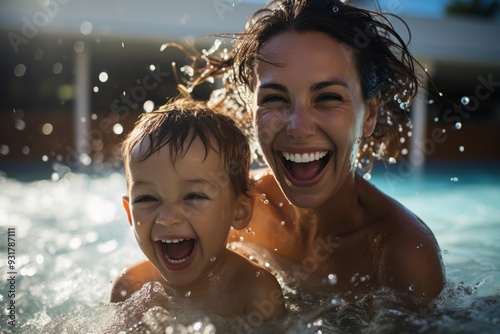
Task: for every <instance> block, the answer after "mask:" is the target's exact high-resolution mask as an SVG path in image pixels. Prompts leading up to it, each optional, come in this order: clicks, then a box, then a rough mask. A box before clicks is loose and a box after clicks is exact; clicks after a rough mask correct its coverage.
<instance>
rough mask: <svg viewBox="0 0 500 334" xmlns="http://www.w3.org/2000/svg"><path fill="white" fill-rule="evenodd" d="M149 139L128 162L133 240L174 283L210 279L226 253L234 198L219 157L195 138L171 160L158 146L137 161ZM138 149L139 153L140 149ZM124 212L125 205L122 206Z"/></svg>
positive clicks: (190, 283) (182, 283) (167, 150)
mask: <svg viewBox="0 0 500 334" xmlns="http://www.w3.org/2000/svg"><path fill="white" fill-rule="evenodd" d="M147 141H149V139H145V140H144V141H143V142H142V145H137V147H136V148H134V151H133V152H132V159H131V162H130V177H131V183H130V187H129V198H128V209H129V213H130V217H131V224H132V227H133V230H134V233H135V237H136V239H137V242H138V244H139V246H140V247H141V249H142V251H143V252H144V254H145V255H146V256H147V258H148V259H149V260H150V261H151V262H152V263H153V264H154V265H155V266H156V268H157V269H158V270H159V271H160V272H161V274H162V275H163V277H164V278H165V279H166V280H167V281H168V282H169V283H170V284H172V285H178V286H187V285H192V284H197V283H199V282H202V281H204V280H207V279H209V277H210V276H211V275H213V274H212V271H213V270H214V267H215V266H216V265H217V264H218V263H220V262H221V261H222V259H223V258H224V256H225V251H226V241H227V235H228V233H229V229H230V228H231V226H232V224H233V219H234V215H235V211H236V209H235V208H236V205H237V204H236V202H237V201H236V200H235V199H234V198H233V195H232V191H231V185H230V184H229V182H223V180H229V178H228V177H225V178H222V177H221V175H222V174H223V173H226V174H227V172H225V171H224V164H223V161H222V159H221V158H220V156H219V155H218V154H217V153H216V152H214V151H213V150H210V151H209V153H208V155H207V157H206V158H205V148H204V146H203V144H202V142H201V141H200V140H199V139H198V138H197V139H195V140H194V142H193V143H192V145H191V147H190V148H189V149H188V150H187V151H186V152H185V155H179V156H178V157H177V159H176V161H175V162H174V161H172V157H171V156H170V147H169V146H168V145H166V146H164V147H162V148H161V149H160V150H159V151H158V152H157V153H154V154H153V155H151V156H150V157H148V158H147V159H146V160H143V161H141V156H142V153H143V152H142V151H144V147H148V146H149V142H147ZM141 147H142V151H141ZM126 208H127V206H126Z"/></svg>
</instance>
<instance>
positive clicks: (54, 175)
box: [50, 172, 60, 182]
mask: <svg viewBox="0 0 500 334" xmlns="http://www.w3.org/2000/svg"><path fill="white" fill-rule="evenodd" d="M50 179H51V180H52V182H57V181H59V179H60V176H59V174H57V173H56V172H54V173H52V175H51V177H50Z"/></svg>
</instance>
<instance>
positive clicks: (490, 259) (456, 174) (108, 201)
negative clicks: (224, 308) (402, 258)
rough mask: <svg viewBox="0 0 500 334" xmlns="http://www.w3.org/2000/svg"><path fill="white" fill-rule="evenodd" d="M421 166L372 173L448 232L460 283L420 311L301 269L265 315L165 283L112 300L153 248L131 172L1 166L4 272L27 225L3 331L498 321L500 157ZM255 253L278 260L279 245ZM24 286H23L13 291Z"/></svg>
mask: <svg viewBox="0 0 500 334" xmlns="http://www.w3.org/2000/svg"><path fill="white" fill-rule="evenodd" d="M417 174H418V173H414V175H404V173H401V171H397V170H385V169H376V170H375V171H374V173H373V176H372V179H371V182H373V183H374V184H375V185H376V186H377V187H379V188H381V189H382V190H383V191H385V192H386V193H388V194H389V195H391V196H393V197H395V198H396V199H397V200H399V201H400V202H402V203H403V204H404V205H406V206H407V207H409V208H410V209H411V210H412V211H413V212H415V213H416V214H417V215H418V216H420V218H422V219H423V220H424V221H425V222H426V223H427V224H428V225H429V227H430V228H431V229H432V230H433V232H434V234H435V235H436V238H437V240H438V242H439V244H440V246H441V250H442V256H443V260H444V263H445V267H446V273H447V279H448V283H447V286H446V288H445V289H444V291H443V293H442V294H441V296H440V297H439V298H438V299H437V300H436V301H435V302H433V303H431V304H430V305H429V306H427V307H424V308H421V309H420V310H418V311H411V310H408V309H406V308H405V307H403V306H402V305H401V304H400V303H399V300H398V296H396V295H394V294H393V293H392V292H390V291H385V290H384V289H381V290H380V291H378V292H376V293H373V294H371V295H369V296H358V297H357V298H355V301H350V302H347V301H345V300H343V299H341V298H338V296H335V295H327V296H317V295H313V294H311V293H308V292H305V291H299V290H297V289H296V288H294V287H292V286H288V285H287V283H286V282H288V281H289V277H286V278H284V277H278V278H279V279H280V282H282V283H283V288H284V293H285V298H286V302H287V307H288V309H289V315H288V316H287V317H286V318H285V319H281V320H280V321H279V322H275V323H269V324H265V325H261V324H260V323H259V321H258V319H256V320H255V321H254V323H253V324H250V323H248V322H246V323H245V322H243V321H242V320H241V319H231V320H230V319H223V318H221V317H218V316H215V315H207V314H201V313H198V312H196V311H194V310H193V309H192V308H190V305H189V300H184V299H175V298H171V297H168V296H166V295H165V293H164V291H163V290H162V288H161V286H158V285H157V284H154V283H152V284H147V285H145V286H144V287H143V289H142V290H141V291H140V292H138V293H137V294H135V295H134V296H133V297H132V298H130V299H129V300H128V301H126V302H124V303H119V304H109V303H108V299H109V293H110V289H111V282H112V280H113V279H114V278H115V277H116V276H117V275H118V274H119V273H120V271H121V270H123V269H124V268H125V267H127V266H129V265H131V264H132V263H134V262H136V261H138V260H141V259H143V258H144V256H143V255H142V253H141V252H140V250H139V248H138V246H137V245H136V242H135V240H134V237H133V235H132V232H131V230H130V228H129V225H128V222H127V219H126V216H125V213H124V211H123V209H122V207H121V196H122V195H123V194H124V193H125V181H124V176H123V175H122V174H121V173H110V174H108V175H106V176H100V177H90V176H88V175H82V174H73V173H67V174H65V175H54V177H53V180H41V181H30V182H21V181H18V180H15V179H10V178H7V177H2V176H0V228H1V229H2V238H3V240H1V241H0V245H1V251H2V257H1V258H2V261H1V262H0V271H1V272H2V274H3V275H4V276H3V281H4V283H6V282H7V280H8V279H9V278H10V276H11V275H10V274H7V273H8V272H12V271H13V270H12V268H9V267H8V266H7V261H5V259H6V254H7V229H8V228H10V231H11V232H15V236H14V235H11V236H12V237H13V238H14V239H15V247H13V248H15V249H14V251H15V264H14V268H13V269H14V272H16V274H15V275H14V276H15V284H14V285H9V284H3V286H2V293H1V295H0V302H1V303H2V312H3V314H2V315H3V317H2V319H7V320H8V319H9V318H8V317H7V316H8V315H9V310H8V309H7V306H8V305H9V303H11V301H15V313H14V315H15V316H14V318H15V327H14V326H11V325H10V324H9V323H7V321H2V323H1V324H0V332H6V333H40V332H46V333H102V332H109V333H119V332H123V333H128V332H134V333H136V332H139V333H159V332H161V333H215V332H216V331H217V333H220V332H224V331H222V328H226V329H227V328H229V330H228V332H231V333H237V332H240V333H253V332H262V333H344V332H363V333H391V332H393V333H395V332H398V333H399V332H418V333H449V332H461V333H476V332H489V333H491V332H498V331H499V330H498V328H500V261H499V260H500V166H499V165H498V164H497V165H484V166H480V165H474V166H459V167H456V166H444V167H443V166H440V167H439V168H432V169H430V170H428V171H426V172H424V173H423V174H422V175H417ZM394 176H397V177H394ZM3 236H5V237H3ZM234 246H235V247H243V248H244V247H246V246H245V245H241V244H240V245H234ZM247 251H249V252H251V251H252V248H248V249H247ZM259 254H260V255H259ZM255 256H256V257H257V260H258V261H260V262H262V263H266V262H267V263H268V264H269V266H270V268H271V269H273V259H272V256H270V255H269V254H267V253H266V252H256V255H255ZM12 288H14V290H15V296H12V294H9V291H8V290H9V289H12ZM158 305H162V306H163V307H161V306H158ZM4 315H5V317H4Z"/></svg>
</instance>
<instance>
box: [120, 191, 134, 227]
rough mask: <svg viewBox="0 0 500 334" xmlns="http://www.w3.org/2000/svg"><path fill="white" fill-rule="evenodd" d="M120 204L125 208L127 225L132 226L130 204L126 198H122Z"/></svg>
mask: <svg viewBox="0 0 500 334" xmlns="http://www.w3.org/2000/svg"><path fill="white" fill-rule="evenodd" d="M122 203H123V207H124V208H125V211H127V218H128V223H129V224H130V226H132V214H131V213H130V202H129V199H128V196H123V197H122Z"/></svg>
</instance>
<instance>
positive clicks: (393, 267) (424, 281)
mask: <svg viewBox="0 0 500 334" xmlns="http://www.w3.org/2000/svg"><path fill="white" fill-rule="evenodd" d="M363 187H364V188H365V190H366V191H365V192H364V194H365V195H366V196H367V198H366V199H365V201H368V202H369V204H368V205H367V207H368V208H369V210H368V211H369V212H370V211H371V212H372V214H373V216H374V217H377V218H376V221H375V224H373V226H374V228H373V231H372V232H373V237H374V238H377V240H378V247H377V248H378V254H379V255H380V259H379V260H380V263H383V266H382V268H383V270H381V271H380V276H381V277H380V278H381V281H382V282H381V283H384V284H383V285H388V286H391V287H393V288H396V289H398V290H403V291H408V292H409V293H410V294H412V295H414V296H418V297H424V296H426V297H435V296H436V295H437V294H439V292H440V291H441V289H442V287H443V285H444V269H443V263H442V259H441V251H440V249H439V245H438V243H437V240H436V238H435V236H434V234H433V233H432V231H431V230H430V228H429V227H428V226H427V225H426V224H425V223H424V222H423V221H422V220H421V219H420V218H419V217H418V216H417V215H415V214H414V213H413V212H411V211H410V210H409V209H408V208H406V207H405V206H403V205H402V204H401V203H399V202H398V201H397V200H395V199H393V198H391V197H390V196H387V195H386V194H384V193H383V192H381V191H380V190H378V189H377V188H375V187H374V186H373V185H364V186H363ZM368 196H369V197H368Z"/></svg>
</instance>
